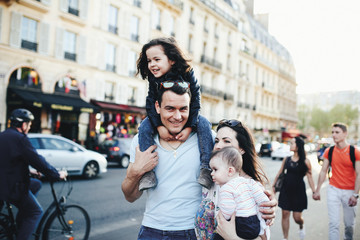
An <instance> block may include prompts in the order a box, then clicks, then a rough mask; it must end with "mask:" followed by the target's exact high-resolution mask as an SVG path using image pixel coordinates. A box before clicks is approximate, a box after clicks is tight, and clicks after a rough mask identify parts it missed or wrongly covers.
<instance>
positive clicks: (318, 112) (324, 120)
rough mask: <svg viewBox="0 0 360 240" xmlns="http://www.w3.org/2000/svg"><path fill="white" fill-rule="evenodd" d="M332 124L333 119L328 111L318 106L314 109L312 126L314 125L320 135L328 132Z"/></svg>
mask: <svg viewBox="0 0 360 240" xmlns="http://www.w3.org/2000/svg"><path fill="white" fill-rule="evenodd" d="M330 124H331V120H330V119H329V113H328V112H325V111H323V110H322V109H320V108H318V107H315V108H313V109H312V111H311V120H310V126H312V127H313V128H314V129H315V131H316V132H317V133H318V134H319V135H320V136H322V135H324V133H326V132H328V129H329V127H330Z"/></svg>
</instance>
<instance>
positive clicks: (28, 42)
mask: <svg viewBox="0 0 360 240" xmlns="http://www.w3.org/2000/svg"><path fill="white" fill-rule="evenodd" d="M36 35H37V22H36V21H35V20H33V19H30V18H27V17H22V19H21V48H24V49H28V50H32V51H34V52H36V51H37V45H38V44H37V42H36Z"/></svg>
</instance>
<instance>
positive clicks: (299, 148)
mask: <svg viewBox="0 0 360 240" xmlns="http://www.w3.org/2000/svg"><path fill="white" fill-rule="evenodd" d="M295 143H296V147H297V153H298V156H299V165H300V166H302V167H303V168H304V174H306V173H307V171H308V170H309V169H308V167H307V166H306V164H305V159H306V152H305V147H304V146H305V142H304V140H303V139H302V138H301V137H295Z"/></svg>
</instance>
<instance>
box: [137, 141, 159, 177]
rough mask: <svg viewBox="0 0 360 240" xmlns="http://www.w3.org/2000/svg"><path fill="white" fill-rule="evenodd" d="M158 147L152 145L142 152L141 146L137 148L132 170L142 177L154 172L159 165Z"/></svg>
mask: <svg viewBox="0 0 360 240" xmlns="http://www.w3.org/2000/svg"><path fill="white" fill-rule="evenodd" d="M156 147H157V146H156V145H152V146H150V147H149V148H148V149H146V151H144V152H141V151H140V148H139V146H137V147H136V152H135V162H134V164H133V168H132V170H133V171H135V172H136V173H138V174H139V175H141V176H142V175H144V173H146V172H149V171H151V170H153V169H154V168H155V167H156V165H157V164H158V163H159V161H158V160H159V157H158V153H157V152H155V149H156Z"/></svg>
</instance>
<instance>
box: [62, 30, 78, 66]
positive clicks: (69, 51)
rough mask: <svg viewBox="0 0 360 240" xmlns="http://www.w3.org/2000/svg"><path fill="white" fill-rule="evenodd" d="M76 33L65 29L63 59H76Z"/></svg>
mask: <svg viewBox="0 0 360 240" xmlns="http://www.w3.org/2000/svg"><path fill="white" fill-rule="evenodd" d="M75 46H76V35H75V33H72V32H69V31H65V33H64V52H65V56H64V57H65V59H68V60H72V61H76V47H75Z"/></svg>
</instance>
